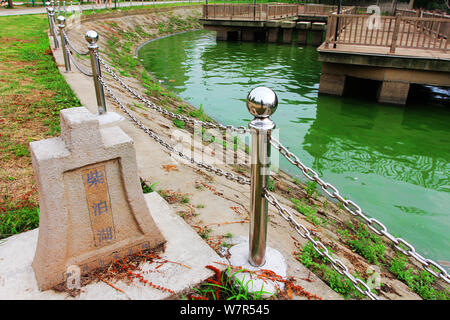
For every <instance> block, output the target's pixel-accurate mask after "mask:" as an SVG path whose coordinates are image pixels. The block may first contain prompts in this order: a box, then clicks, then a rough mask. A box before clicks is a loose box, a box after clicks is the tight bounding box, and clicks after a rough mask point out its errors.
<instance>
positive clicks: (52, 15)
mask: <svg viewBox="0 0 450 320" xmlns="http://www.w3.org/2000/svg"><path fill="white" fill-rule="evenodd" d="M47 11H48V15H49V17H50V34H51V35H52V37H53V40H54V41H55V49H58V48H59V44H58V38H57V36H56V33H55V9H54V8H53V7H50V8H48V9H47Z"/></svg>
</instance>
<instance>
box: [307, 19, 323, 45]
mask: <svg viewBox="0 0 450 320" xmlns="http://www.w3.org/2000/svg"><path fill="white" fill-rule="evenodd" d="M325 28H326V24H325V23H323V22H314V23H313V24H312V26H311V30H312V45H313V46H320V45H321V44H322V41H323V40H322V39H323V33H324V31H325Z"/></svg>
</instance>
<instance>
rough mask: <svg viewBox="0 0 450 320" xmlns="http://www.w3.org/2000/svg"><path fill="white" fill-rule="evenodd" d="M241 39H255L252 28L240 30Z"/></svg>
mask: <svg viewBox="0 0 450 320" xmlns="http://www.w3.org/2000/svg"><path fill="white" fill-rule="evenodd" d="M241 39H242V41H255V32H254V31H253V30H249V29H247V30H246V29H244V30H242V32H241Z"/></svg>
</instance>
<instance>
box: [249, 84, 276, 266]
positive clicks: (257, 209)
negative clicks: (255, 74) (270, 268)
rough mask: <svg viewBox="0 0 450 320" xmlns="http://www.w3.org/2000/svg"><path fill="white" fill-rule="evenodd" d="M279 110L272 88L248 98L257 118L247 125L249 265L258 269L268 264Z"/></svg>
mask: <svg viewBox="0 0 450 320" xmlns="http://www.w3.org/2000/svg"><path fill="white" fill-rule="evenodd" d="M277 106H278V98H277V95H276V94H275V92H273V91H272V90H271V89H269V88H266V87H258V88H255V89H253V90H252V91H251V92H250V93H249V94H248V96H247V109H248V111H249V112H250V113H251V114H252V115H253V116H254V117H255V118H254V119H253V120H252V121H251V122H250V123H249V125H248V127H249V129H250V132H251V136H252V142H251V144H252V148H251V150H252V153H251V188H250V190H251V191H250V194H251V203H250V236H249V238H250V239H249V242H250V243H249V244H250V246H249V263H250V264H251V265H252V266H255V267H260V266H262V265H263V264H264V263H265V254H266V247H267V245H266V241H267V221H268V210H269V208H268V201H267V199H266V198H265V197H264V196H263V190H264V189H265V188H266V187H267V186H268V184H269V176H270V163H271V161H270V152H271V145H270V137H271V135H272V131H273V129H275V123H274V122H273V121H272V120H271V119H270V116H271V115H272V114H273V113H274V112H275V110H276V109H277Z"/></svg>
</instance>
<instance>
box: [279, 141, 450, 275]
mask: <svg viewBox="0 0 450 320" xmlns="http://www.w3.org/2000/svg"><path fill="white" fill-rule="evenodd" d="M270 143H271V144H272V146H273V147H274V148H275V149H277V150H278V151H279V152H280V154H281V155H283V156H284V157H285V158H286V159H287V160H288V161H289V162H290V163H292V164H293V165H294V166H296V167H298V168H299V169H300V170H301V171H302V173H303V175H304V176H305V177H306V178H307V179H309V180H311V181H314V182H316V183H317V184H318V185H319V186H320V187H321V188H322V190H323V191H324V192H325V193H326V194H327V195H328V196H330V197H331V198H333V199H337V200H338V201H339V202H340V203H342V205H343V206H344V208H345V210H346V211H347V212H349V213H350V214H351V215H353V216H357V217H360V218H362V220H363V221H364V223H365V224H367V226H368V227H369V229H370V230H372V231H373V232H375V233H376V234H377V235H383V236H385V237H386V238H388V239H389V240H390V241H392V242H393V243H394V247H395V248H396V249H397V250H398V251H400V252H402V253H403V254H405V255H406V256H411V257H413V258H414V259H416V260H417V261H418V262H420V263H421V264H422V266H423V267H424V269H425V270H426V271H428V272H429V273H431V274H432V275H433V276H435V277H436V278H441V279H443V280H444V281H445V282H447V283H450V277H449V275H448V273H447V271H446V270H445V269H444V268H443V267H442V266H440V265H439V264H437V263H436V262H434V261H433V260H430V259H427V258H424V257H423V256H421V255H420V254H419V253H417V252H416V249H415V248H414V247H413V246H412V245H411V244H410V243H408V242H407V241H405V240H404V239H402V238H397V237H395V236H393V235H392V234H391V233H389V231H388V230H387V228H386V226H385V225H384V224H382V223H381V222H380V221H378V220H377V219H374V218H369V217H367V216H366V215H365V214H364V213H363V212H362V209H361V208H360V207H359V206H358V205H357V204H356V203H354V202H353V201H351V200H347V199H345V198H344V197H343V196H342V195H341V194H340V193H339V191H338V190H337V189H336V187H335V186H333V185H332V184H330V183H327V182H325V181H323V180H322V179H320V177H319V175H318V174H317V172H315V171H314V170H313V169H311V168H309V167H307V166H305V165H304V164H303V163H302V162H301V161H300V159H299V158H298V157H297V156H296V155H295V154H293V153H292V152H290V151H289V150H288V149H287V148H286V147H285V146H283V145H282V144H281V143H280V142H279V141H278V140H276V139H275V138H273V137H272V138H271V140H270ZM402 246H403V247H404V248H402ZM430 266H433V267H435V268H436V269H438V270H439V273H436V272H435V271H434V270H432V269H431V268H430Z"/></svg>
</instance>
